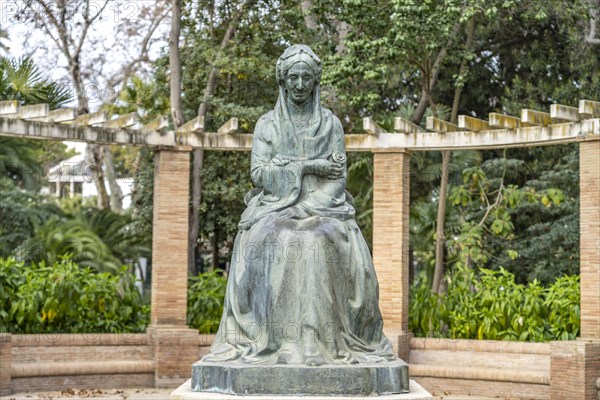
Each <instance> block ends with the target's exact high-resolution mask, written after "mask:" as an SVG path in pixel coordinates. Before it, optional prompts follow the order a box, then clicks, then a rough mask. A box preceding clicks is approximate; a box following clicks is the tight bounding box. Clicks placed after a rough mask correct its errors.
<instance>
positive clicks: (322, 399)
mask: <svg viewBox="0 0 600 400" xmlns="http://www.w3.org/2000/svg"><path fill="white" fill-rule="evenodd" d="M348 398H349V396H336V395H333V394H331V395H321V396H299V395H296V396H283V395H256V396H252V395H250V396H244V397H243V400H276V399H277V400H336V399H348ZM350 398H352V399H353V400H373V399H374V398H378V399H381V400H433V397H432V396H431V394H429V392H427V391H426V390H425V389H423V388H422V387H421V386H420V385H419V384H418V383H416V382H415V381H410V387H409V392H408V393H403V394H391V395H381V396H352V397H350ZM236 399H240V397H239V396H236V395H231V394H221V393H207V392H194V391H192V380H191V379H190V380H189V381H187V382H186V383H184V384H183V385H181V386H180V387H179V388H177V389H176V390H175V391H173V392H172V393H171V400H236Z"/></svg>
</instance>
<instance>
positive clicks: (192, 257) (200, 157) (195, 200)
mask: <svg viewBox="0 0 600 400" xmlns="http://www.w3.org/2000/svg"><path fill="white" fill-rule="evenodd" d="M253 2H254V0H247V1H245V2H244V3H242V5H241V6H240V8H239V10H238V12H237V14H235V15H234V16H233V18H232V19H231V21H230V22H229V26H228V27H227V31H226V32H225V35H224V36H223V40H221V45H220V46H219V50H218V51H217V54H216V56H215V58H214V60H212V62H211V64H210V65H211V68H210V72H209V74H208V79H207V81H206V87H205V89H204V95H203V97H202V102H201V103H200V106H199V107H198V117H203V118H204V120H205V121H206V115H207V114H208V101H209V100H210V98H211V97H212V96H213V95H214V94H215V91H216V89H217V74H218V69H217V64H218V62H219V58H220V57H221V53H222V52H223V50H225V48H226V47H227V44H228V43H229V42H230V41H231V38H232V37H233V32H234V31H235V29H236V28H237V25H238V23H239V21H240V19H241V18H242V15H243V14H244V11H245V9H246V7H248V6H249V5H250V4H252V3H253ZM193 157H194V163H193V167H192V168H193V169H192V209H191V214H190V230H189V236H188V257H189V268H190V270H192V269H193V268H194V266H195V264H196V251H195V248H196V246H197V245H198V233H199V232H200V203H201V202H202V164H203V162H204V150H202V149H196V150H194V152H193Z"/></svg>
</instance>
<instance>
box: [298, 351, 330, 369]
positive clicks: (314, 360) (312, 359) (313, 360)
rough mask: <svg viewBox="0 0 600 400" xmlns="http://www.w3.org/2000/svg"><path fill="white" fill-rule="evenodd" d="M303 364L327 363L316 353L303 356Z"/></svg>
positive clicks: (312, 365) (317, 364)
mask: <svg viewBox="0 0 600 400" xmlns="http://www.w3.org/2000/svg"><path fill="white" fill-rule="evenodd" d="M304 364H306V365H308V366H309V367H318V366H319V365H325V364H327V360H325V358H324V357H323V356H322V355H320V354H317V355H314V356H306V357H304Z"/></svg>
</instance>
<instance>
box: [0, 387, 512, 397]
mask: <svg viewBox="0 0 600 400" xmlns="http://www.w3.org/2000/svg"><path fill="white" fill-rule="evenodd" d="M172 391H173V389H148V388H143V389H66V390H63V391H53V392H37V393H15V394H11V395H8V396H1V397H0V400H39V399H46V400H169V398H170V396H169V395H170V394H171V392H172ZM435 399H437V400H519V399H516V398H498V397H496V398H490V397H471V396H456V395H447V396H440V397H435Z"/></svg>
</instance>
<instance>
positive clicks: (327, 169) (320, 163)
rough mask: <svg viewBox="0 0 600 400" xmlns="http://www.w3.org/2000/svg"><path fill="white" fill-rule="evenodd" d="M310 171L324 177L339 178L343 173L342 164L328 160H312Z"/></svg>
mask: <svg viewBox="0 0 600 400" xmlns="http://www.w3.org/2000/svg"><path fill="white" fill-rule="evenodd" d="M310 172H311V173H313V174H315V175H317V176H320V177H322V178H326V179H340V178H341V177H342V176H343V175H344V164H339V163H336V162H333V161H329V160H323V159H318V160H312V162H311V168H310Z"/></svg>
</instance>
